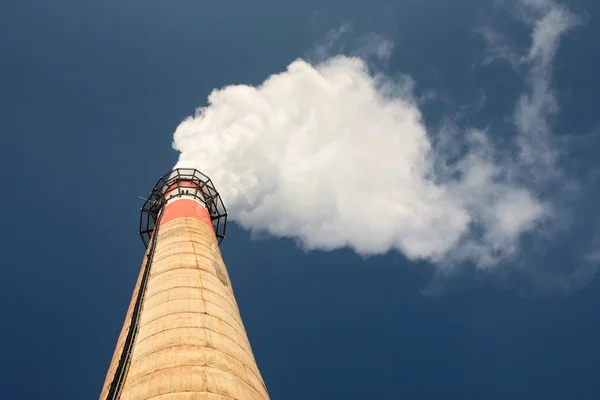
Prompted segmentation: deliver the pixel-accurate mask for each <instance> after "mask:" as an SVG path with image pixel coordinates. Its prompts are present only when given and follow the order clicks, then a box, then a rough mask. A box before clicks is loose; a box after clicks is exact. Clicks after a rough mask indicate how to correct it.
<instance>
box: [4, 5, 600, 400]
mask: <svg viewBox="0 0 600 400" xmlns="http://www.w3.org/2000/svg"><path fill="white" fill-rule="evenodd" d="M86 3H90V4H86ZM95 3H96V4H92V3H91V2H81V1H75V0H56V1H53V2H48V1H34V0H4V1H3V2H2V3H0V122H1V123H2V134H1V136H0V176H1V177H2V179H3V181H4V182H5V184H4V187H5V189H4V191H3V196H2V197H1V200H0V206H1V207H2V209H3V210H4V217H3V219H2V221H3V222H2V232H3V233H2V238H1V241H0V250H1V252H2V262H1V266H2V281H1V282H2V283H1V286H2V287H1V290H0V300H1V302H2V307H3V310H2V324H1V327H2V329H1V330H0V343H1V345H0V346H1V347H0V387H1V388H2V393H3V394H2V396H1V397H2V398H6V399H26V400H29V399H61V400H67V399H74V400H75V399H77V400H79V399H93V398H96V397H97V396H98V395H99V392H100V388H101V385H102V383H103V381H104V378H105V373H106V370H107V367H108V363H109V361H110V358H111V357H112V353H113V351H114V345H115V343H116V339H117V335H118V333H119V331H120V328H121V325H122V323H123V318H124V314H125V311H126V308H127V305H128V303H129V300H130V296H131V292H132V288H133V284H134V280H135V278H136V277H137V273H138V271H139V267H140V262H141V257H142V254H143V245H142V242H141V240H140V239H139V237H138V235H137V228H138V218H139V209H140V206H141V200H140V199H139V198H138V196H144V195H145V194H146V193H147V192H148V191H149V190H150V189H151V188H152V186H153V185H154V183H155V181H156V179H157V178H158V176H160V175H161V174H163V173H165V172H167V171H168V170H169V169H170V168H171V167H172V166H173V165H174V164H175V162H176V160H177V154H176V152H175V151H173V150H172V149H171V141H172V133H173V131H174V129H175V127H176V126H177V125H178V123H179V122H180V121H181V120H182V119H183V118H184V117H186V116H187V115H190V114H191V113H193V111H194V109H195V108H196V107H197V106H200V105H203V104H205V102H206V97H207V95H208V94H209V93H210V91H211V90H212V89H213V88H218V87H222V86H226V85H229V84H238V83H244V84H258V83H260V82H262V81H263V80H264V78H266V77H267V76H268V75H269V74H272V73H277V72H279V71H281V70H282V69H284V68H285V67H286V66H287V65H288V64H289V63H290V62H291V61H293V60H294V59H296V58H298V57H302V56H304V55H306V54H307V53H309V52H310V49H311V48H312V47H313V46H314V45H315V44H316V43H318V42H319V41H320V40H322V39H323V38H324V37H325V35H326V33H327V32H328V31H329V30H330V29H333V28H336V27H338V26H339V25H340V24H341V23H344V22H349V23H352V24H353V26H354V27H355V28H354V29H355V32H356V33H357V34H360V33H363V32H364V33H366V32H368V31H371V30H374V31H376V32H379V33H380V34H383V35H385V36H387V37H388V38H390V39H391V40H393V41H394V43H395V45H396V47H395V51H394V55H393V56H392V59H391V60H390V64H389V73H391V74H393V73H397V72H403V73H408V74H410V75H411V76H413V78H415V80H416V82H417V90H436V91H437V92H438V93H439V94H440V95H441V98H443V99H444V101H439V102H437V103H434V104H431V105H429V106H427V107H428V108H427V107H426V108H425V112H426V115H425V117H426V120H427V122H428V124H430V125H436V124H438V123H439V118H440V116H441V115H445V114H447V113H451V112H453V111H455V110H456V109H458V108H459V107H460V106H461V105H464V104H473V103H476V102H477V101H478V98H479V97H478V96H479V93H480V92H481V91H482V90H484V91H485V92H486V94H487V95H488V98H489V102H488V103H487V107H486V109H485V110H483V111H482V112H481V113H480V114H478V115H476V116H473V117H470V118H471V121H470V122H471V123H473V124H481V125H486V124H497V126H502V121H503V120H504V119H505V118H506V117H507V116H509V115H510V113H511V111H512V106H513V105H514V101H515V98H516V96H517V94H518V92H519V90H520V85H521V84H522V81H520V80H519V79H515V76H516V74H515V73H514V72H511V70H510V69H509V68H507V67H506V66H491V67H489V68H481V67H475V68H473V65H474V64H477V63H478V62H480V61H481V59H482V54H483V53H484V44H483V42H482V41H481V39H480V38H478V37H477V35H475V34H474V32H473V30H474V28H476V27H477V26H480V25H481V24H483V23H488V22H491V21H493V22H494V23H496V24H497V26H499V27H500V28H503V29H508V30H509V32H510V33H511V34H512V35H513V36H514V40H515V41H516V42H517V43H521V44H523V45H524V46H527V40H528V38H527V35H528V32H527V30H526V29H524V28H523V27H522V26H520V25H518V24H514V23H511V22H509V20H508V14H507V13H506V12H503V11H502V9H499V8H498V7H494V6H493V5H492V2H491V1H489V2H488V1H486V2H481V1H475V0H461V1H453V2H450V1H447V0H421V1H416V0H406V1H398V2H393V1H380V0H378V1H373V0H371V1H366V0H357V1H353V2H352V3H351V4H348V2H342V1H341V0H335V1H329V2H325V4H324V2H322V1H313V0H309V1H305V2H296V3H293V2H282V1H275V0H260V1H256V2H247V1H241V0H227V1H220V2H201V1H198V0H195V1H192V0H176V1H168V2H167V1H158V0H146V1H143V2H142V1H125V2H123V1H115V0H105V1H102V2H95ZM568 4H569V5H570V6H571V7H572V9H573V10H575V11H577V12H580V13H581V14H582V15H584V16H585V18H586V23H585V24H584V25H583V26H581V27H579V28H577V29H576V30H574V31H573V32H572V33H571V34H569V35H568V36H566V38H565V40H564V41H563V42H562V44H561V49H560V52H559V55H558V58H557V61H556V64H555V65H556V75H555V79H554V81H553V83H554V85H555V86H556V88H557V91H558V93H559V94H560V98H559V100H560V103H561V106H562V109H561V113H560V115H559V118H558V119H557V120H556V121H553V124H554V126H555V127H556V131H557V132H561V133H562V134H563V136H561V140H563V141H564V149H565V151H566V152H567V154H568V155H569V157H566V159H565V160H564V163H565V164H566V166H567V167H568V169H569V171H571V172H572V173H573V174H575V175H576V177H577V179H578V181H579V182H580V183H581V185H582V187H583V188H584V190H583V192H582V194H581V195H580V196H579V197H578V198H576V199H572V203H573V204H574V211H573V212H572V218H571V220H570V227H569V228H566V229H565V230H562V231H560V232H555V233H554V234H553V235H552V239H549V243H551V244H547V245H543V244H542V245H540V244H539V243H536V244H535V246H533V245H532V247H535V249H529V250H526V251H524V255H523V258H521V259H520V260H519V262H520V263H526V264H527V263H536V265H538V266H539V267H538V268H537V269H536V270H538V271H539V270H548V271H552V274H554V275H556V276H562V274H563V273H564V274H565V275H568V274H569V273H570V272H569V271H572V270H576V265H577V264H578V263H581V262H582V254H583V253H584V252H587V251H589V250H590V246H591V242H592V238H593V235H594V233H595V232H596V226H597V221H598V216H599V215H598V212H597V211H596V210H595V208H596V204H597V198H598V197H597V195H598V192H597V190H596V189H595V183H596V182H597V177H598V174H597V172H595V171H598V166H599V165H600V163H598V162H597V161H596V160H595V157H596V153H597V151H598V147H597V145H598V144H599V143H600V141H598V139H597V133H598V132H600V131H599V130H598V129H599V126H600V118H599V116H598V112H597V110H598V104H600V78H599V77H598V73H597V71H599V70H600V56H598V55H597V54H596V53H597V49H598V41H597V38H599V37H600V25H599V24H598V23H597V16H598V15H600V5H599V4H598V3H597V2H595V1H591V0H590V1H583V0H580V1H576V0H571V1H569V2H568ZM593 132H596V136H594V135H593ZM566 134H569V136H566ZM567 137H568V140H567V139H566V138H567ZM225 200H226V199H225ZM222 249H223V254H224V258H225V261H226V263H227V265H228V268H229V270H230V275H231V279H232V282H233V284H234V288H235V291H236V295H237V300H238V303H239V305H240V309H241V312H242V316H243V319H244V322H245V325H246V328H247V330H248V334H249V337H250V340H251V343H252V345H253V349H254V352H255V355H256V358H257V361H258V364H259V367H260V369H261V372H262V374H263V376H264V379H265V382H266V384H267V387H268V388H269V391H270V393H271V396H272V398H273V399H285V400H295V399H298V400H305V399H315V400H316V399H332V398H334V399H345V400H352V399H357V400H358V399H396V398H398V399H400V398H403V399H423V400H428V399H442V398H444V399H445V398H450V399H508V398H510V399H577V400H580V399H581V400H584V399H590V400H595V399H598V398H600V380H599V379H598V374H599V373H600V344H599V342H598V337H600V318H598V312H597V310H598V309H599V307H600V295H599V294H598V293H599V292H598V290H599V289H600V280H599V279H597V278H595V279H592V280H591V282H589V283H588V284H587V285H584V286H583V287H581V288H579V289H578V290H576V291H574V292H572V293H568V294H564V293H560V292H554V291H548V290H546V289H547V288H546V287H542V288H541V289H540V285H542V286H543V283H542V284H541V283H540V282H538V281H536V279H532V278H531V276H526V275H527V274H523V273H516V272H515V273H510V272H507V273H503V274H501V275H500V274H495V275H493V276H492V275H489V276H483V275H479V274H478V275H477V276H469V273H465V274H464V276H463V277H461V278H458V279H455V280H453V281H452V282H448V283H447V287H450V290H449V291H447V292H446V294H444V295H442V296H440V297H435V298H432V297H427V296H424V295H423V294H422V290H423V288H424V287H427V285H428V284H429V283H430V282H431V280H432V277H433V275H434V270H433V268H432V267H431V266H428V265H426V264H415V263H410V262H408V261H407V260H406V259H404V258H403V256H401V255H399V254H389V255H386V256H380V257H374V258H371V259H367V260H362V259H361V258H360V257H358V256H357V255H355V254H354V253H352V252H351V251H349V250H343V251H335V252H331V253H325V252H313V253H308V254H307V253H305V252H303V251H302V250H300V249H298V248H297V247H296V246H295V245H294V243H293V242H291V241H289V240H276V239H270V240H260V241H255V240H251V239H250V235H249V234H248V233H247V232H245V231H243V230H241V229H240V228H238V227H236V226H235V225H233V224H232V225H230V227H229V230H228V237H227V239H226V240H225V242H224V243H223V246H222ZM510 270H511V269H510V268H508V269H506V271H510ZM554 275H553V276H554ZM538 280H540V281H543V282H545V280H544V279H538ZM442 285H444V283H442ZM540 293H541V294H540Z"/></svg>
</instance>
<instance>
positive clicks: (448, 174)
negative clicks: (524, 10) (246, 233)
mask: <svg viewBox="0 0 600 400" xmlns="http://www.w3.org/2000/svg"><path fill="white" fill-rule="evenodd" d="M523 4H524V5H525V6H528V7H530V8H531V9H533V10H534V11H539V10H540V9H541V10H542V11H541V16H540V19H539V20H538V22H537V23H536V24H535V25H534V34H533V43H532V45H531V48H530V50H529V52H528V53H527V55H526V56H524V58H523V59H522V63H523V65H525V66H527V65H529V66H530V67H527V68H530V70H531V71H532V72H531V76H530V78H529V80H528V84H527V85H528V86H527V87H528V91H526V92H524V94H523V95H522V96H521V97H520V99H519V100H518V102H517V105H516V111H515V116H516V120H515V126H516V129H515V132H516V133H515V138H514V139H515V140H514V143H513V144H514V149H515V151H514V152H513V154H514V155H512V156H509V157H508V158H507V157H506V156H501V155H500V152H499V151H497V150H496V149H495V148H494V145H493V142H492V141H491V139H490V137H489V136H488V135H487V133H486V132H484V131H480V130H474V129H467V130H465V131H466V132H467V133H466V134H464V135H460V138H462V139H461V140H463V141H462V142H460V143H453V146H450V147H455V148H457V149H460V151H458V152H457V153H456V154H451V153H449V152H448V148H449V146H441V147H440V148H443V149H445V150H444V151H443V152H440V151H438V150H437V148H438V147H437V146H436V147H435V148H434V147H433V136H432V134H431V133H430V132H428V131H427V130H426V128H425V125H424V122H423V115H422V113H421V111H420V110H419V107H418V102H417V100H416V98H415V96H414V95H413V83H412V81H411V80H410V79H409V78H407V77H404V78H402V79H392V78H390V77H386V76H383V75H375V74H372V73H370V72H369V69H368V67H367V65H366V63H365V62H364V61H363V60H362V59H360V58H357V57H344V56H337V57H332V58H330V59H328V60H325V61H323V62H321V63H319V64H315V65H311V64H309V63H307V62H305V61H303V60H297V61H295V62H293V63H292V64H290V65H289V66H288V68H287V70H286V71H284V72H282V73H279V74H276V75H272V76H271V77H269V78H268V79H267V80H266V81H265V82H264V83H262V84H261V85H259V86H257V87H251V86H245V85H236V86H228V87H225V88H223V89H220V90H215V91H213V92H212V93H211V94H210V96H209V98H208V105H207V106H206V107H203V108H199V109H198V110H197V111H196V115H195V116H193V117H189V118H187V119H186V120H184V121H183V122H182V123H181V124H180V125H179V126H178V127H177V130H176V132H175V135H174V144H173V146H174V148H175V149H176V150H178V151H180V152H181V154H180V158H179V162H178V164H177V166H178V167H195V168H198V169H199V170H201V171H203V172H204V173H206V174H207V175H209V176H210V177H211V178H212V180H213V182H214V183H215V186H216V187H217V189H218V190H219V191H220V193H221V195H222V197H223V199H224V201H225V204H226V206H227V208H228V211H229V215H230V217H231V218H232V219H233V220H234V221H236V222H237V223H238V224H240V225H241V226H242V227H244V228H246V229H249V230H251V231H255V232H268V233H269V234H271V235H275V236H280V237H290V238H294V239H295V240H297V241H298V242H299V243H300V244H301V245H302V246H303V247H304V248H306V249H322V250H333V249H337V248H342V247H350V248H352V249H354V250H355V251H356V252H357V253H359V254H362V255H371V254H381V253H385V252H387V251H390V250H396V251H400V252H402V253H403V254H404V255H406V256H407V257H408V258H411V259H425V260H429V261H432V262H436V263H439V264H440V265H451V264H452V263H454V262H459V261H460V262H464V261H466V262H473V263H475V264H476V265H477V266H479V267H480V268H488V267H491V266H493V265H495V264H497V263H498V262H499V261H500V260H502V259H504V258H506V257H510V256H513V255H515V254H516V253H517V252H518V243H519V239H520V238H521V237H522V235H524V234H526V233H527V232H531V231H532V230H535V229H536V227H538V226H539V224H541V223H543V222H544V221H545V220H546V219H548V218H550V217H551V215H552V206H551V204H550V203H548V202H547V201H545V200H542V199H541V198H540V197H539V196H538V194H537V193H536V184H537V182H532V181H531V179H532V173H531V172H532V171H534V172H535V168H537V167H540V168H546V169H547V168H549V167H550V168H554V164H552V165H550V166H549V165H547V164H546V163H547V162H550V163H554V158H552V157H551V158H548V157H550V156H549V155H552V149H550V148H549V146H550V145H549V144H548V140H547V137H546V135H548V134H549V133H548V131H549V129H548V126H547V123H546V116H547V113H548V111H546V110H547V108H548V107H549V106H552V105H553V104H554V97H553V95H552V92H551V90H550V82H549V79H550V76H549V75H548V74H546V75H544V74H541V75H540V74H538V72H539V71H538V69H539V68H547V67H548V66H549V63H550V61H551V60H552V59H553V57H554V50H555V49H556V46H557V42H558V39H559V37H560V34H562V32H564V31H565V30H566V28H565V29H562V30H560V32H559V33H558V34H556V35H554V36H550V35H548V31H549V26H550V25H551V22H552V21H550V22H544V21H547V19H548V18H551V17H550V16H551V15H554V16H553V17H552V18H555V14H553V13H555V12H556V10H557V8H556V7H546V5H548V4H553V3H551V2H547V1H533V0H527V1H524V2H523ZM540 4H542V5H543V7H546V8H543V7H542V6H540ZM561 21H562V23H563V27H564V24H565V23H566V22H565V20H561ZM559 22H560V21H559ZM530 124H533V125H530ZM541 130H543V131H541ZM442 141H443V138H442ZM537 141H541V142H540V143H539V146H540V147H539V149H540V151H542V152H543V154H541V153H539V152H538V153H536V152H535V150H534V149H533V148H532V147H531V146H530V145H531V144H532V143H534V142H537ZM503 154H505V153H503ZM534 155H535V156H534ZM448 160H452V161H451V162H450V161H448ZM549 160H550V161H549ZM525 162H526V164H527V165H526V166H527V168H524V169H525V170H526V173H524V174H521V173H520V172H519V171H520V170H521V167H522V166H525V165H524V163H525ZM533 175H535V174H533Z"/></svg>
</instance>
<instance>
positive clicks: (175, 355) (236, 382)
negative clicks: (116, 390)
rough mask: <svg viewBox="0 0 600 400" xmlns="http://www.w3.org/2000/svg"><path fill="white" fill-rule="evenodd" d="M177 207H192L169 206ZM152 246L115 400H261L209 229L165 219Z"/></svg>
mask: <svg viewBox="0 0 600 400" xmlns="http://www.w3.org/2000/svg"><path fill="white" fill-rule="evenodd" d="M180 201H191V200H178V201H177V202H174V203H173V204H175V203H178V202H180ZM170 205H171V204H168V205H167V206H166V207H169V206H170ZM157 239H158V240H157V244H156V250H155V253H154V259H153V263H152V267H151V270H150V276H149V279H148V287H147V292H146V295H145V298H144V302H143V308H142V312H141V316H140V324H139V332H138V334H137V337H136V340H135V342H134V346H133V355H132V360H131V364H130V366H129V370H128V373H127V377H126V379H125V383H124V386H123V390H122V394H121V399H123V400H141V399H157V400H158V399H163V400H167V399H168V400H175V399H186V400H190V399H211V400H215V399H227V400H230V399H240V400H264V399H268V398H269V395H268V393H267V390H266V388H265V385H264V383H263V380H262V377H261V375H260V372H259V371H258V367H257V365H256V361H255V359H254V355H253V354H252V349H251V347H250V343H249V342H248V338H247V335H246V331H245V329H244V326H243V324H242V319H241V317H240V314H239V310H238V306H237V303H236V301H235V298H234V294H233V290H232V288H231V282H230V281H229V276H228V274H227V269H226V268H225V264H224V263H223V260H222V258H221V253H220V250H219V247H218V244H217V241H216V238H215V234H214V231H213V230H212V227H210V226H209V225H208V224H207V223H206V221H205V220H202V219H200V218H197V217H195V216H194V217H189V216H180V217H177V218H169V219H168V220H167V221H166V222H164V223H162V224H161V226H160V229H159V232H158V238H157ZM142 265H143V264H142ZM140 277H141V274H140ZM139 284H140V279H138V283H137V285H136V288H135V290H134V294H133V300H132V303H131V305H130V307H129V311H128V313H127V317H126V322H125V325H124V327H123V330H122V332H121V335H120V336H119V340H118V343H117V348H116V350H115V354H114V356H113V360H112V362H111V365H110V368H109V371H108V374H107V377H106V381H105V383H104V388H103V390H102V394H101V396H100V399H101V400H102V399H106V396H107V394H108V390H109V387H110V383H111V381H112V379H113V376H114V372H115V369H116V366H117V364H118V361H119V357H120V355H121V351H122V348H123V342H124V341H125V337H126V336H127V332H128V330H129V326H128V325H129V322H130V318H131V312H132V309H133V304H134V302H135V296H136V294H137V291H138V290H139Z"/></svg>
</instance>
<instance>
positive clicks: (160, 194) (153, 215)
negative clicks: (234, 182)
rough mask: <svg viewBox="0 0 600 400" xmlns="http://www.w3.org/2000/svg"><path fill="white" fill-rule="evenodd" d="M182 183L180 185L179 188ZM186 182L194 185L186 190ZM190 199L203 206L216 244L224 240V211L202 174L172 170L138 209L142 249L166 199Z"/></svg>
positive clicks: (148, 239)
mask: <svg viewBox="0 0 600 400" xmlns="http://www.w3.org/2000/svg"><path fill="white" fill-rule="evenodd" d="M182 182H184V183H183V184H182ZM190 182H191V183H194V186H193V187H190V185H189V184H190ZM184 194H185V195H186V197H189V196H193V197H194V198H196V199H197V200H198V201H200V202H201V203H203V204H204V205H205V207H206V209H207V210H208V214H209V215H210V219H211V221H212V224H213V228H214V230H215V235H216V237H217V241H218V242H219V243H221V241H223V239H224V238H225V228H226V226H227V210H226V209H225V205H224V204H223V200H222V199H221V196H220V195H219V192H217V190H216V189H215V187H214V185H213V183H212V181H211V180H210V178H209V177H208V176H206V175H204V174H203V173H202V172H200V171H198V170H197V169H194V168H176V169H175V170H173V171H172V172H169V173H167V174H165V175H163V176H161V177H160V178H159V179H158V182H157V183H156V185H155V186H154V188H153V189H152V191H151V192H150V196H149V197H148V200H146V202H145V203H144V205H143V207H142V212H141V215H140V236H141V237H142V241H143V242H144V246H146V248H147V247H148V244H149V243H150V240H151V239H152V232H153V231H154V227H155V226H156V221H157V218H158V215H159V213H160V210H161V209H162V208H163V207H164V205H165V204H166V203H167V200H168V199H167V198H166V195H168V197H169V199H170V198H172V197H181V196H183V195H184Z"/></svg>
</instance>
